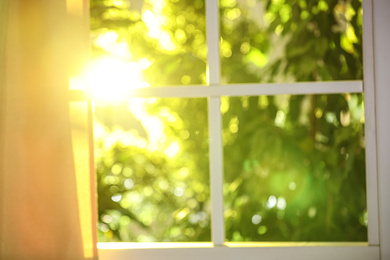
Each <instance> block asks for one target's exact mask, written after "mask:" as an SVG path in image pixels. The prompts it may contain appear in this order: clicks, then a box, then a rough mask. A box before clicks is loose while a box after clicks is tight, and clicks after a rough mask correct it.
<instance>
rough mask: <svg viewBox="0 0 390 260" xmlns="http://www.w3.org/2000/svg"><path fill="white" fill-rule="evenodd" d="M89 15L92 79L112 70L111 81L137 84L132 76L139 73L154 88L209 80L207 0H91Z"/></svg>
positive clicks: (202, 82)
mask: <svg viewBox="0 0 390 260" xmlns="http://www.w3.org/2000/svg"><path fill="white" fill-rule="evenodd" d="M90 13H91V14H90V15H91V37H92V43H93V48H92V56H93V64H92V65H91V69H92V73H93V77H94V78H99V75H101V74H111V80H109V82H108V83H112V79H113V78H116V79H118V78H120V80H117V81H118V82H121V83H122V84H123V82H127V83H128V85H132V84H133V85H134V84H135V83H134V80H132V79H131V78H132V77H140V78H141V79H142V81H144V82H147V85H150V86H165V85H190V84H205V83H206V60H207V47H206V37H205V27H206V26H205V1H204V0H195V1H183V0H182V1H178V0H166V1H155V0H131V1H129V0H107V1H101V0H91V3H90ZM103 80H104V79H100V80H97V81H98V82H99V81H100V82H101V81H103ZM106 85H107V84H106ZM108 85H109V84H108ZM142 86H143V85H142V84H141V85H140V84H135V86H133V87H142ZM129 87H131V86H129Z"/></svg>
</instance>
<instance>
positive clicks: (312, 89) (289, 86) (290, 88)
mask: <svg viewBox="0 0 390 260" xmlns="http://www.w3.org/2000/svg"><path fill="white" fill-rule="evenodd" d="M70 92H71V93H70V100H71V101H80V100H85V99H89V95H88V94H87V93H88V92H87V91H84V90H70ZM341 93H363V81H362V80H351V81H326V82H294V83H266V84H262V83H250V84H220V85H185V86H180V85H178V86H164V87H146V88H138V89H134V90H133V91H131V92H130V93H128V95H124V96H123V97H122V98H123V99H128V98H132V97H139V98H208V97H222V96H261V95H284V94H289V95H315V94H341Z"/></svg>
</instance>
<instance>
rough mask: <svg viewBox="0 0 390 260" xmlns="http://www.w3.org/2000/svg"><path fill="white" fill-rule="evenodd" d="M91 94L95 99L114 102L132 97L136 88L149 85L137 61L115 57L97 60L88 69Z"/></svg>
mask: <svg viewBox="0 0 390 260" xmlns="http://www.w3.org/2000/svg"><path fill="white" fill-rule="evenodd" d="M88 76H89V90H88V92H89V95H90V96H91V98H92V99H93V100H96V101H106V102H114V101H117V100H121V99H127V98H130V97H131V95H132V93H133V92H134V90H135V89H138V88H144V87H148V86H149V84H148V83H147V82H145V81H143V80H142V69H141V67H140V65H139V64H138V63H137V62H134V61H132V62H128V61H125V60H123V59H119V58H114V57H104V58H100V59H98V60H95V61H94V62H93V63H92V64H91V66H90V68H89V71H88Z"/></svg>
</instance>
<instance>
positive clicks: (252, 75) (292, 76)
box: [219, 0, 363, 83]
mask: <svg viewBox="0 0 390 260" xmlns="http://www.w3.org/2000/svg"><path fill="white" fill-rule="evenodd" d="M219 3H220V13H221V17H220V19H221V37H222V41H221V44H220V46H221V64H222V65H221V66H222V81H223V82H226V83H258V82H262V83H263V82H268V83H270V82H278V83H280V82H295V81H330V80H354V79H362V70H363V67H362V6H361V1H342V0H331V1H325V0H320V1H306V0H299V1H296V0H258V1H256V0H220V1H219Z"/></svg>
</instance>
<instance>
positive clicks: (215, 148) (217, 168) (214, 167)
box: [205, 0, 225, 246]
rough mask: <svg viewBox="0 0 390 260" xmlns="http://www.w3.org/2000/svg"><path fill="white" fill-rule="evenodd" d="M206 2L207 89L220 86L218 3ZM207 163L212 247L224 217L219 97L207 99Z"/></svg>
mask: <svg viewBox="0 0 390 260" xmlns="http://www.w3.org/2000/svg"><path fill="white" fill-rule="evenodd" d="M205 2H206V37H207V49H208V51H207V62H208V81H209V82H208V83H209V85H210V86H209V87H215V86H218V85H219V84H220V56H219V7H218V0H207V1H205ZM208 104H209V107H208V116H209V140H210V142H209V160H210V190H211V236H212V238H211V239H212V242H213V244H214V246H223V245H224V242H225V224H224V216H223V146H222V118H221V99H220V97H209V98H208Z"/></svg>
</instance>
